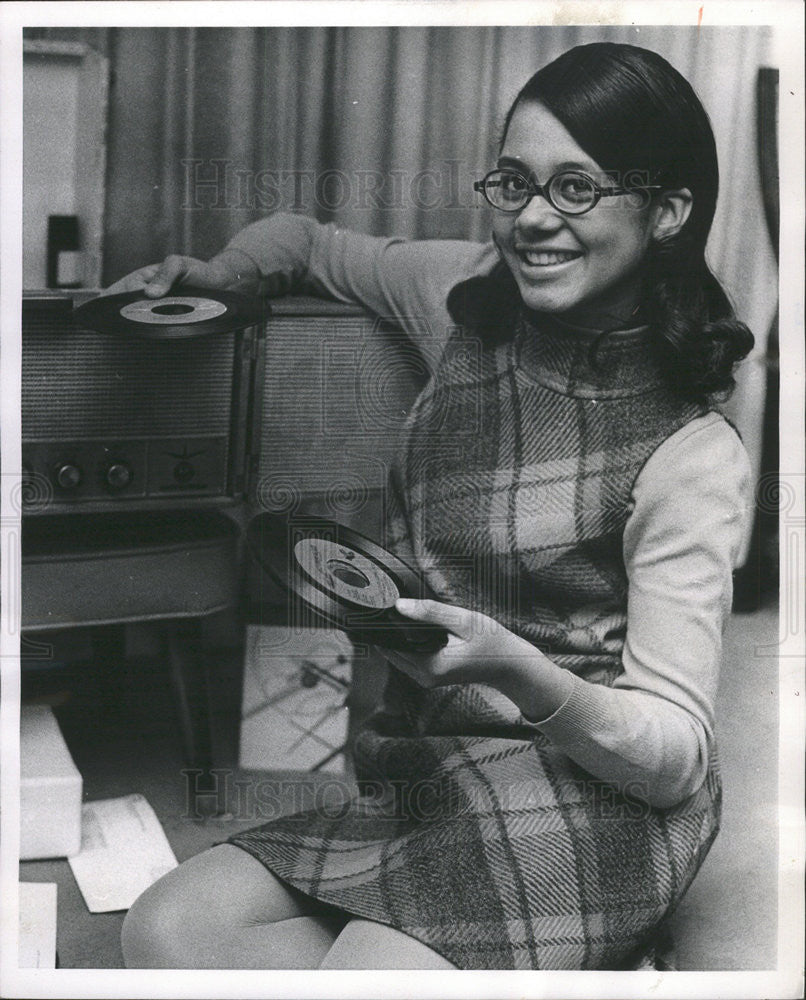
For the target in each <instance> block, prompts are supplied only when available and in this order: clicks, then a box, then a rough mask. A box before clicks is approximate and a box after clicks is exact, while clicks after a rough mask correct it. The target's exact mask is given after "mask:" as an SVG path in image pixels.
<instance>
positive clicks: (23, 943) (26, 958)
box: [18, 882, 56, 969]
mask: <svg viewBox="0 0 806 1000" xmlns="http://www.w3.org/2000/svg"><path fill="white" fill-rule="evenodd" d="M19 915H20V949H19V963H18V964H19V968H20V969H55V968H56V883H55V882H20V914H19Z"/></svg>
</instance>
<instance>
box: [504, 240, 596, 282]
mask: <svg viewBox="0 0 806 1000" xmlns="http://www.w3.org/2000/svg"><path fill="white" fill-rule="evenodd" d="M515 252H516V253H517V255H518V257H519V258H520V260H521V266H522V269H523V270H524V272H525V273H526V274H527V275H528V274H530V273H531V272H532V271H535V274H534V275H533V277H537V278H540V277H542V275H541V272H543V274H547V273H549V272H551V271H553V270H554V269H555V268H558V267H563V266H565V265H566V264H570V263H572V262H573V261H575V260H578V259H579V258H580V257H581V256H582V251H581V250H565V249H562V248H560V247H527V246H518V245H516V246H515Z"/></svg>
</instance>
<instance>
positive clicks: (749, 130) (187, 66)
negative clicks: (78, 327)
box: [39, 25, 777, 453]
mask: <svg viewBox="0 0 806 1000" xmlns="http://www.w3.org/2000/svg"><path fill="white" fill-rule="evenodd" d="M39 35H40V37H41V36H43V35H44V37H53V36H57V37H61V38H72V39H79V40H82V41H85V42H88V43H89V44H91V45H94V46H95V47H96V48H99V49H101V50H102V51H103V52H104V53H105V54H107V55H108V56H109V58H110V63H111V66H112V72H113V87H112V91H111V105H110V115H109V131H108V181H107V213H106V232H105V255H104V256H105V263H104V277H105V280H106V281H107V282H108V281H112V280H114V279H115V278H117V277H119V276H121V275H122V274H124V273H126V272H127V271H129V270H131V269H133V268H135V267H137V266H140V265H142V264H145V263H147V262H151V261H154V260H158V259H160V258H161V257H163V256H164V255H165V254H167V253H169V252H180V253H189V254H192V255H195V256H200V257H205V256H209V255H212V254H213V253H214V252H215V251H216V250H218V249H219V248H220V247H221V246H222V245H223V243H224V242H225V241H226V240H227V239H228V238H229V237H231V236H232V235H233V234H234V233H235V232H236V231H237V230H238V229H240V228H241V227H242V226H244V225H245V224H247V223H249V222H251V221H253V220H254V219H256V218H259V217H260V216H262V215H265V214H267V212H269V211H272V210H275V209H278V208H284V209H291V210H294V211H301V212H305V213H308V214H312V215H315V216H316V217H317V218H319V219H321V220H331V219H333V220H337V221H338V222H339V223H340V224H342V225H345V226H349V227H353V228H356V229H358V230H361V231H364V232H367V233H373V234H395V235H400V236H404V237H409V238H434V237H441V238H454V237H455V238H471V239H486V238H487V236H488V233H489V228H490V220H489V214H488V210H487V209H486V208H484V207H483V206H482V205H480V204H479V202H478V199H477V196H475V195H474V194H473V193H472V181H473V179H475V178H476V177H479V176H481V175H482V174H483V173H484V171H485V170H486V169H488V168H489V167H490V165H491V164H492V163H493V161H494V157H495V153H496V148H497V142H498V139H499V135H500V129H501V125H502V122H503V117H504V115H505V113H506V110H507V108H508V106H509V105H510V103H511V101H512V99H513V97H514V96H515V94H516V93H517V91H518V89H519V87H520V85H521V84H522V83H523V82H524V81H525V80H526V79H527V78H528V77H529V76H530V75H531V73H532V72H534V70H536V69H537V68H538V67H540V66H541V65H543V64H544V63H546V62H547V61H549V60H550V59H552V58H554V57H555V56H556V55H558V54H559V53H560V52H562V51H564V50H565V49H567V48H569V47H570V46H572V45H576V44H580V43H584V42H589V41H596V40H613V41H624V42H631V43H634V44H637V45H642V46H645V47H647V48H650V49H655V50H656V51H658V52H659V53H661V54H662V55H663V56H665V57H666V58H667V59H669V61H670V62H671V63H672V64H673V65H675V66H676V67H677V68H678V69H679V70H680V71H681V72H682V73H683V75H684V76H685V77H686V78H687V79H689V80H690V81H691V83H692V84H693V86H694V88H695V90H696V91H697V92H698V94H699V95H700V97H701V99H702V101H703V103H704V105H705V107H706V109H707V110H708V112H709V115H710V117H711V119H712V122H713V125H714V131H715V133H716V139H717V145H718V149H719V155H720V167H721V173H722V191H721V196H720V203H719V208H718V211H717V216H716V219H715V222H714V227H713V231H712V236H711V240H710V243H709V259H710V262H711V265H712V267H713V269H714V271H715V272H716V273H717V275H718V276H719V277H720V278H721V280H722V281H723V283H724V284H725V287H726V289H727V291H728V293H729V294H730V296H731V298H732V299H733V301H734V304H735V305H736V308H737V311H738V313H739V315H740V317H741V318H742V319H744V320H745V321H746V322H747V323H748V324H749V325H750V326H751V328H752V329H753V331H754V333H755V335H756V338H757V347H756V351H755V354H754V357H755V359H756V361H755V362H753V361H751V363H750V364H749V365H746V366H745V371H744V374H743V376H742V380H741V384H740V386H739V389H738V391H737V393H736V395H735V396H734V400H733V401H732V404H731V411H732V412H733V414H734V415H735V416H736V418H737V421H738V423H739V425H740V428H741V429H742V430H743V432H744V434H745V438H746V439H747V441H748V445H749V446H750V450H751V453H752V452H753V451H754V441H755V440H756V439H757V438H758V435H759V433H760V421H761V405H762V401H763V388H762V386H763V379H764V375H763V365H762V363H761V361H760V359H762V358H763V355H764V348H765V341H766V334H767V331H768V329H769V327H770V323H771V321H772V318H773V316H774V313H775V307H776V301H777V277H776V264H775V257H774V254H773V251H772V247H771V246H770V240H769V236H768V233H767V229H766V226H765V221H764V212H763V203H762V194H761V187H760V181H759V171H758V160H757V148H756V108H755V87H756V76H757V70H758V68H759V67H760V66H763V65H765V64H768V62H769V48H770V45H771V38H770V32H769V30H768V29H766V28H764V27H758V26H744V27H737V26H733V27H701V28H696V27H691V28H688V27H670V26H646V25H644V26H616V27H598V26H594V27H556V26H553V27H531V26H513V27H349V28H344V27H342V28H340V27H320V28H171V29H166V28H158V29H150V28H143V29H133V28H122V29H115V28H105V29H72V30H70V29H39ZM755 450H757V449H755Z"/></svg>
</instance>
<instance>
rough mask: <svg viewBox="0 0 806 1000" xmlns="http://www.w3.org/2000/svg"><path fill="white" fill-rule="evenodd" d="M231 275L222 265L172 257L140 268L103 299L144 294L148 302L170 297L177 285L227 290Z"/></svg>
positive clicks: (176, 256)
mask: <svg viewBox="0 0 806 1000" xmlns="http://www.w3.org/2000/svg"><path fill="white" fill-rule="evenodd" d="M231 281H232V275H231V274H230V273H229V272H228V271H227V269H226V267H224V266H223V265H221V264H215V263H207V262H206V261H203V260H196V258H195V257H185V256H183V255H182V254H171V255H170V256H169V257H166V258H165V260H164V261H162V263H160V264H148V265H146V266H145V267H141V268H138V269H137V270H136V271H132V272H131V274H127V275H126V276H125V277H123V278H121V279H120V281H116V282H115V283H114V285H110V286H109V288H107V289H105V290H104V292H103V294H104V295H115V294H117V293H118V292H138V291H142V292H143V293H144V294H145V296H146V297H147V298H150V299H158V298H160V297H161V296H163V295H167V294H168V292H170V291H171V289H172V288H173V286H174V285H179V284H185V285H197V286H198V287H200V288H226V287H227V286H228V285H229V284H230V283H231Z"/></svg>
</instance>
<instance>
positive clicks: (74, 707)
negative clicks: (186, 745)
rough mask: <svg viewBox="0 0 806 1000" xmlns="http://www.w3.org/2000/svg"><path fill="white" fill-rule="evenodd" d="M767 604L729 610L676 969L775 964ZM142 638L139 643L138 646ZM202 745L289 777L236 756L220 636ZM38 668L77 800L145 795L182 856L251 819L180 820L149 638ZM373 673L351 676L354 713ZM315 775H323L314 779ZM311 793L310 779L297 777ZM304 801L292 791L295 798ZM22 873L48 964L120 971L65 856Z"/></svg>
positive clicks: (231, 659) (223, 761)
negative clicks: (717, 797)
mask: <svg viewBox="0 0 806 1000" xmlns="http://www.w3.org/2000/svg"><path fill="white" fill-rule="evenodd" d="M777 636H778V618H777V610H776V608H775V607H765V608H762V609H761V610H758V611H754V612H752V613H749V614H735V615H734V616H733V618H732V620H731V622H730V624H729V629H728V633H727V637H726V648H725V656H724V668H723V674H722V679H721V684H720V693H719V705H718V720H719V724H718V734H719V740H720V747H721V756H722V761H723V773H724V783H725V805H724V817H723V825H722V832H721V833H720V836H719V837H718V839H717V841H716V844H715V846H714V847H713V849H712V851H711V853H710V855H709V857H708V858H707V859H706V862H705V864H704V866H703V868H702V869H701V871H700V873H699V875H698V876H697V878H696V880H695V882H694V884H693V886H692V887H691V889H690V891H689V893H688V895H687V896H686V898H685V900H684V901H683V903H682V904H681V906H680V907H679V909H678V911H677V913H676V914H675V916H674V918H673V931H674V938H675V944H676V951H677V955H676V964H677V967H678V968H679V969H682V970H699V971H705V970H750V969H755V970H760V969H770V968H774V967H775V965H776V938H777V926H776V920H777V893H776V887H777V854H776V850H777V826H776V823H777V814H776V790H777V733H778V729H777V710H778V709H777V704H778V702H777V662H776V655H775V641H776V638H777ZM146 645H147V644H146ZM213 662H214V664H215V667H216V669H215V670H214V671H213V672H212V673H213V677H212V682H211V683H212V690H211V694H212V698H211V701H212V704H213V705H214V706H215V718H214V751H215V758H216V764H217V766H218V767H220V768H221V771H220V780H222V781H224V780H226V779H227V778H228V777H229V778H231V779H233V784H232V786H231V787H235V786H234V780H237V781H239V782H245V783H246V784H242V785H241V786H240V787H242V788H249V789H255V788H258V787H259V783H260V782H265V781H267V780H272V781H277V780H279V779H282V778H284V777H285V778H291V777H293V776H291V775H282V774H271V775H267V774H266V773H264V772H245V771H241V770H239V769H238V767H237V763H236V762H237V725H236V720H237V717H238V711H239V692H240V679H239V676H240V665H239V663H238V662H237V657H236V656H235V655H234V654H233V650H232V647H231V646H221V647H220V648H219V649H218V650H217V651H216V652H215V654H214V656H213ZM50 674H51V676H50V677H49V678H45V679H43V678H39V679H36V680H35V682H34V681H31V680H30V679H29V682H28V686H29V691H30V693H31V694H32V695H34V696H38V697H40V698H47V699H48V700H50V701H51V703H55V711H56V714H57V717H58V719H59V722H60V725H61V727H62V731H63V733H64V736H65V739H66V740H67V743H68V746H69V748H70V751H71V753H72V755H73V758H74V760H75V762H76V765H77V767H78V769H79V771H80V772H81V774H82V776H83V780H84V793H85V799H86V800H95V799H102V798H110V797H115V796H121V795H126V794H130V793H132V792H140V793H141V794H143V795H144V796H145V797H146V799H147V800H148V801H149V802H150V803H151V805H152V807H153V808H154V810H155V812H156V813H157V815H158V817H159V819H160V820H161V822H162V825H163V827H164V829H165V832H166V834H167V837H168V840H169V841H170V843H171V846H172V847H173V850H174V853H175V854H176V856H177V858H178V859H179V860H180V861H182V860H184V859H186V858H188V857H190V856H192V855H194V854H196V853H198V852H199V851H202V850H204V849H205V848H207V847H209V846H211V845H212V844H214V843H216V842H218V841H221V840H224V839H225V838H226V837H227V836H229V835H230V834H231V833H233V832H235V831H236V830H239V829H246V828H248V827H249V826H253V825H255V823H256V822H259V821H260V817H258V818H257V819H256V817H255V812H254V809H253V808H252V807H251V806H250V801H249V800H247V799H246V798H244V797H243V796H242V797H241V799H240V800H237V801H236V800H235V799H233V798H230V799H228V802H227V807H228V808H229V810H230V811H229V813H225V814H224V815H221V816H217V817H213V818H208V819H192V818H188V810H187V791H188V787H187V781H186V778H185V776H184V775H183V763H182V755H181V749H180V743H179V737H178V735H177V728H176V722H175V717H174V714H173V703H172V700H171V696H170V691H169V689H168V685H167V681H166V679H165V677H164V673H163V671H162V669H161V665H160V663H159V661H158V659H156V658H155V657H154V656H151V655H149V652H148V649H147V648H146V649H145V650H143V649H141V650H139V651H137V650H134V651H132V652H130V653H129V655H127V657H126V660H125V661H124V662H122V663H117V664H108V663H104V664H99V663H93V662H91V661H86V660H81V659H79V660H78V661H77V662H76V663H75V664H74V665H72V666H66V667H64V668H62V669H61V670H60V671H58V672H56V671H50ZM379 682H380V678H379V676H377V675H373V673H372V670H370V671H369V674H368V676H367V677H366V678H365V680H364V682H362V683H361V685H359V687H360V691H361V694H362V696H363V700H362V701H357V702H356V705H355V709H356V715H357V716H360V715H361V714H362V712H365V711H366V709H367V706H368V704H369V703H370V702H371V700H372V698H373V697H374V696H375V695H376V694H377V689H378V687H379ZM320 780H330V779H329V778H327V777H326V776H324V777H322V778H321V779H320ZM307 787H308V794H310V790H311V787H312V785H311V783H310V782H308V783H307ZM292 798H293V795H292V794H289V795H287V796H286V804H287V806H288V808H292V805H293V804H292ZM303 804H304V800H303ZM20 872H21V879H22V881H28V882H56V883H57V884H58V893H59V921H58V939H57V949H58V957H59V964H60V967H61V968H93V969H113V968H120V967H121V965H122V956H121V951H120V928H121V923H122V920H123V914H122V913H108V914H90V913H89V912H88V911H87V908H86V906H85V904H84V901H83V899H82V897H81V894H80V893H79V890H78V887H77V886H76V883H75V881H74V879H73V876H72V873H71V871H70V868H69V866H68V864H67V862H66V861H63V860H57V861H37V862H26V863H23V864H21V865H20Z"/></svg>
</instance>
